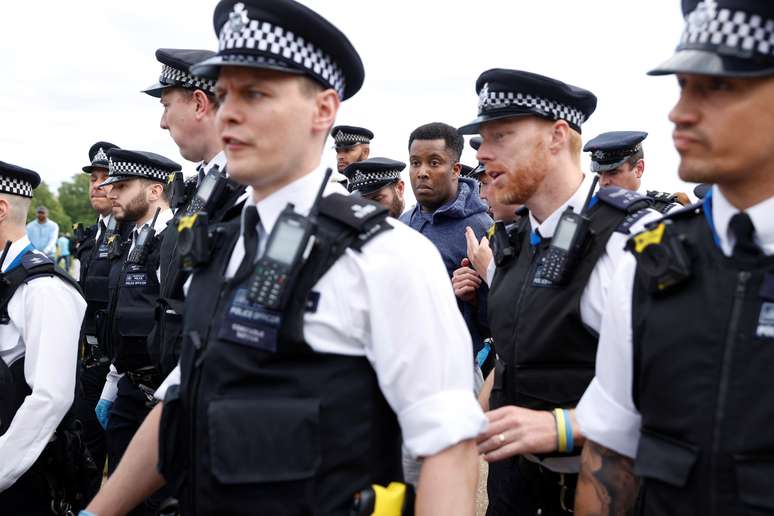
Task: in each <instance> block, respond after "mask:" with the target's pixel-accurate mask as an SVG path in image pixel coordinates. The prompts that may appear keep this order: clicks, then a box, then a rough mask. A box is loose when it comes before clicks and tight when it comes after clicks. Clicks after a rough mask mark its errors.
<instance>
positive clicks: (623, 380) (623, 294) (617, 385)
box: [576, 187, 774, 458]
mask: <svg viewBox="0 0 774 516" xmlns="http://www.w3.org/2000/svg"><path fill="white" fill-rule="evenodd" d="M738 212H739V210H737V209H736V208H734V207H733V206H732V205H731V204H730V203H729V202H728V200H727V199H726V198H725V197H723V194H722V193H721V192H720V190H719V189H718V188H717V187H713V188H712V217H713V221H714V224H715V230H716V232H717V236H718V239H719V240H720V247H721V250H722V251H723V254H725V255H727V256H731V253H732V250H733V248H734V244H735V243H736V239H735V238H734V235H733V233H732V232H731V231H730V229H729V227H728V223H729V221H730V220H731V217H732V216H733V215H735V214H736V213H738ZM746 213H747V214H748V215H750V218H751V219H752V221H753V224H754V225H755V240H756V243H757V244H758V245H759V246H760V247H761V249H763V252H764V253H765V254H767V255H772V254H774V217H772V213H774V197H772V198H769V199H767V200H766V201H763V202H761V203H760V204H757V205H755V206H753V207H752V208H750V209H748V210H746ZM636 265H637V264H636V261H635V259H634V256H632V255H630V254H628V253H627V256H626V257H625V259H623V260H621V263H620V264H619V267H618V269H617V270H616V273H615V281H614V283H613V287H612V288H611V291H610V294H609V298H608V309H607V310H606V311H605V315H604V317H603V320H602V331H601V332H600V338H599V348H598V349H597V368H596V377H595V378H594V380H593V381H592V382H591V384H590V385H589V388H588V389H587V390H586V393H585V394H584V395H583V399H581V401H580V403H579V404H578V410H577V412H576V417H577V418H578V424H579V425H580V426H581V428H582V429H583V432H584V434H585V435H586V437H587V438H589V439H591V440H593V441H594V442H597V443H599V444H601V445H602V446H605V447H607V448H610V449H611V450H614V451H616V452H618V453H620V454H622V455H626V456H627V457H632V458H634V456H635V454H636V452H637V445H638V444H639V439H640V414H639V412H638V411H637V409H636V408H635V406H634V401H633V400H632V360H633V358H632V320H631V315H632V288H633V285H634V275H635V272H636Z"/></svg>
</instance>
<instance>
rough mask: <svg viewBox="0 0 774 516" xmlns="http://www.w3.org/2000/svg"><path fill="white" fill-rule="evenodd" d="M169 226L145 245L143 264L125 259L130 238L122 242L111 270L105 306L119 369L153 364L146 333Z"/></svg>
mask: <svg viewBox="0 0 774 516" xmlns="http://www.w3.org/2000/svg"><path fill="white" fill-rule="evenodd" d="M167 230H168V228H165V229H164V230H163V231H162V232H161V233H159V234H158V235H156V236H155V237H154V238H153V240H151V241H150V242H149V243H148V245H150V246H151V247H150V250H149V252H148V255H147V259H146V261H145V263H144V264H130V263H127V262H126V259H127V257H128V254H129V249H130V246H131V242H132V240H131V238H128V239H127V240H126V242H125V243H124V247H125V249H124V253H123V256H122V260H121V263H120V266H117V267H113V269H112V270H111V276H110V279H109V283H110V306H109V309H108V313H109V315H108V321H109V333H110V335H109V343H110V358H111V360H112V362H113V365H114V366H115V367H116V369H117V370H118V372H119V373H124V372H126V371H136V370H137V369H140V368H144V367H148V366H151V365H153V362H152V361H151V358H150V355H149V353H148V335H149V334H150V332H151V330H152V329H153V318H154V314H155V308H156V299H157V298H158V296H159V281H158V278H157V276H156V269H157V268H158V265H159V248H160V244H161V242H162V241H163V239H164V237H165V235H166V233H167Z"/></svg>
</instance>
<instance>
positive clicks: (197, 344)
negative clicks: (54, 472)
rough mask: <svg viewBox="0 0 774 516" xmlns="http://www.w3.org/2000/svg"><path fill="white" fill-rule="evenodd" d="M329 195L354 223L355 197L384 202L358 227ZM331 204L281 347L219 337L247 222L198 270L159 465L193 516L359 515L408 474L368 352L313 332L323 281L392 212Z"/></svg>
mask: <svg viewBox="0 0 774 516" xmlns="http://www.w3.org/2000/svg"><path fill="white" fill-rule="evenodd" d="M334 197H336V198H337V199H331V198H334ZM330 201H333V202H335V203H338V205H339V206H338V207H339V208H343V209H339V210H334V211H338V212H339V214H341V213H345V212H349V218H350V220H351V222H353V223H354V224H360V222H359V221H357V220H356V219H354V218H352V210H349V209H348V208H350V207H352V206H354V205H355V204H357V205H360V206H364V205H366V206H367V205H372V206H374V208H370V209H372V211H374V212H375V213H376V214H377V215H378V216H376V217H371V218H370V219H369V220H368V221H367V224H366V225H361V226H360V227H359V229H357V230H355V231H354V232H353V231H352V229H353V228H352V227H350V228H346V227H344V226H343V225H342V224H341V220H336V219H335V218H333V217H329V216H327V215H326V214H325V213H326V204H330ZM320 209H321V213H320V216H319V225H318V228H317V230H316V237H317V239H318V240H317V244H316V245H315V247H314V250H313V251H312V253H311V255H310V257H309V259H308V261H307V262H306V264H305V265H304V268H303V269H302V272H301V274H300V279H299V284H298V285H296V287H295V288H294V296H293V298H292V299H291V302H290V306H289V307H288V308H287V310H286V311H285V314H284V316H283V321H282V323H281V325H280V327H279V330H278V339H277V349H276V351H274V352H271V351H265V350H261V349H257V348H255V347H250V346H246V345H242V344H236V343H234V342H231V341H228V340H224V339H221V338H220V337H219V333H218V329H219V325H220V324H223V321H224V316H225V313H226V311H227V310H228V307H229V302H230V300H231V299H232V298H233V296H234V295H235V293H236V292H237V291H240V290H241V289H242V288H244V287H245V285H246V284H247V281H245V280H241V281H240V280H239V278H237V279H235V280H234V281H226V282H224V279H223V276H224V272H225V269H226V267H227V264H228V262H229V259H230V256H231V251H232V249H233V247H234V245H235V244H236V242H237V240H238V238H239V227H240V226H239V221H238V220H237V221H234V222H232V223H228V224H225V225H222V226H220V230H221V231H222V235H223V238H222V239H221V240H220V245H219V246H218V248H217V249H216V251H215V252H214V256H213V259H212V261H211V263H210V264H209V265H208V266H206V267H204V268H202V269H199V270H197V271H196V272H195V273H194V275H193V280H192V283H191V286H190V290H189V292H188V298H187V303H188V306H187V307H186V313H185V318H184V321H185V322H184V342H183V349H182V356H181V373H182V375H181V376H182V381H181V384H180V387H179V389H177V388H175V387H173V388H171V389H170V391H169V392H168V393H167V396H166V399H165V402H164V412H163V415H162V422H161V427H162V429H161V432H160V435H161V436H162V437H161V442H160V449H159V452H160V453H159V455H160V460H161V465H160V471H161V472H162V473H163V474H164V475H165V477H166V478H167V480H168V481H169V482H170V483H171V484H173V485H174V486H176V487H177V488H178V489H180V490H181V493H180V496H179V498H180V499H181V503H182V505H183V509H184V510H183V512H184V513H185V514H196V515H200V516H201V515H219V516H220V515H235V516H236V515H253V514H272V515H276V516H282V515H319V516H328V515H340V516H348V515H349V514H350V509H351V506H352V500H353V495H354V494H355V493H356V492H358V491H360V490H362V489H364V488H366V487H368V486H370V485H371V484H372V483H380V484H386V483H389V482H390V481H395V480H400V479H401V478H402V472H401V461H400V457H401V455H400V431H399V427H398V424H397V418H396V416H395V414H394V413H393V412H392V410H391V409H390V407H389V405H388V404H387V402H386V401H385V399H384V397H383V395H382V393H381V390H380V388H379V385H378V382H377V378H376V374H375V372H374V371H373V368H372V367H371V365H370V363H369V362H368V360H367V359H366V357H363V356H344V355H337V354H328V353H317V352H315V351H313V350H312V349H311V348H310V347H309V345H308V344H307V343H306V342H305V340H304V337H303V315H304V310H305V307H306V306H307V300H308V299H311V298H312V297H313V296H311V297H310V296H309V293H310V292H311V291H312V287H313V286H314V285H315V284H316V283H317V281H318V280H319V278H320V277H322V275H323V274H324V273H325V271H327V270H328V269H329V268H330V266H332V265H333V263H335V261H336V260H337V259H338V257H339V256H341V254H343V252H344V251H345V249H346V247H352V248H355V249H357V248H359V246H362V245H363V244H364V243H365V242H367V241H368V240H369V239H370V238H371V237H373V236H375V235H376V234H378V233H379V232H381V231H382V230H385V229H389V225H388V223H387V222H386V221H385V216H386V210H384V209H382V208H381V207H379V208H376V205H374V204H372V203H370V202H368V201H364V200H352V199H350V198H349V197H346V196H343V195H335V194H334V195H332V196H328V197H326V198H324V199H323V200H322V201H321V208H320ZM345 214H346V213H345ZM363 222H365V221H363ZM342 234H345V235H346V234H348V235H354V234H357V235H359V237H358V238H357V239H355V240H354V241H352V240H350V243H349V244H347V243H346V241H344V243H343V244H342V245H341V246H336V245H329V244H332V242H340V243H341V242H342V241H341V239H340V238H339V237H340V236H341V235H342ZM337 235H338V236H337ZM248 281H249V279H248ZM321 294H322V295H331V294H330V293H325V292H323V293H321Z"/></svg>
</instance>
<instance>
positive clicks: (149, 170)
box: [108, 159, 169, 183]
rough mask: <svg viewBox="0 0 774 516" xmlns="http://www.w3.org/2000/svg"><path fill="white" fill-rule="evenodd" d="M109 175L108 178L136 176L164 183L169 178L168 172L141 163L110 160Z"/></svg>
mask: <svg viewBox="0 0 774 516" xmlns="http://www.w3.org/2000/svg"><path fill="white" fill-rule="evenodd" d="M109 166H110V169H109V170H110V173H109V174H108V177H112V176H138V177H147V178H148V179H156V180H158V181H163V182H165V183H166V181H167V177H168V176H169V171H168V170H162V169H160V168H156V167H153V166H150V165H145V164H141V163H133V162H131V161H113V160H112V159H111V160H110V163H109Z"/></svg>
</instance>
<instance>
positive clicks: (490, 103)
mask: <svg viewBox="0 0 774 516" xmlns="http://www.w3.org/2000/svg"><path fill="white" fill-rule="evenodd" d="M510 106H520V107H526V108H537V109H539V110H540V111H543V112H545V113H550V114H551V115H553V116H554V117H555V118H558V119H562V120H566V121H567V122H569V123H571V124H575V125H576V126H578V127H580V126H581V125H582V124H583V122H585V121H586V116H585V115H584V114H583V112H581V111H580V110H578V109H575V108H574V107H570V106H567V105H565V104H561V103H559V102H554V101H553V100H549V99H546V98H542V97H537V96H535V95H531V94H529V93H518V92H513V91H489V85H488V83H487V84H484V87H483V88H481V92H480V93H479V96H478V112H479V114H483V113H485V112H487V111H490V110H494V109H502V108H507V107H510Z"/></svg>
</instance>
